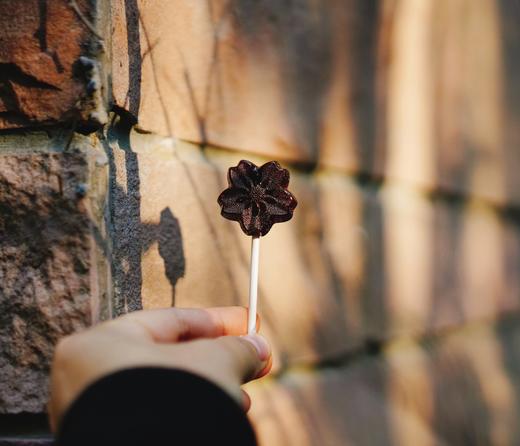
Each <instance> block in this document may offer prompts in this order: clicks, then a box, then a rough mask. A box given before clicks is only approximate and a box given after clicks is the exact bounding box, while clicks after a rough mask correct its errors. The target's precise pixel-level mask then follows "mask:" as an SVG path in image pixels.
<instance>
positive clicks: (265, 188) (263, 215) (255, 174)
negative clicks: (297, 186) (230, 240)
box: [218, 160, 298, 333]
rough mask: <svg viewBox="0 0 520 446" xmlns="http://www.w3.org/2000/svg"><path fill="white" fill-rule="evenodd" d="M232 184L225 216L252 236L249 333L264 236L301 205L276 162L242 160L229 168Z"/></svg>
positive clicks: (225, 195)
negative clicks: (261, 163)
mask: <svg viewBox="0 0 520 446" xmlns="http://www.w3.org/2000/svg"><path fill="white" fill-rule="evenodd" d="M228 184H229V187H228V188H227V189H226V190H225V191H223V192H222V193H221V194H220V196H219V197H218V204H219V205H220V207H221V213H222V216H223V217H225V218H227V219H228V220H233V221H238V222H239V223H240V227H241V228H242V231H244V233H245V234H246V235H249V236H251V237H252V240H251V275H250V282H249V318H248V324H247V331H248V333H254V332H255V330H256V304H257V291H258V259H259V255H260V237H262V236H264V235H266V234H267V233H268V232H269V231H270V230H271V227H272V226H273V225H274V224H275V223H282V222H284V221H287V220H290V219H291V218H292V216H293V211H294V208H295V207H296V205H297V204H298V202H297V201H296V198H294V195H293V194H291V193H290V192H289V191H288V190H287V186H288V185H289V171H288V170H287V169H284V168H282V167H281V166H280V164H278V163H277V162H276V161H269V162H268V163H265V164H264V165H263V166H261V167H258V166H256V165H254V164H253V163H252V162H250V161H244V160H242V161H240V162H239V163H238V165H237V166H236V167H230V168H229V171H228Z"/></svg>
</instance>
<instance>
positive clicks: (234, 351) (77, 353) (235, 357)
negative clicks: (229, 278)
mask: <svg viewBox="0 0 520 446" xmlns="http://www.w3.org/2000/svg"><path fill="white" fill-rule="evenodd" d="M246 326H247V310H246V309H245V308H242V307H223V308H209V309H187V308H166V309H160V310H147V311H137V312H134V313H130V314H127V315H125V316H122V317H120V318H118V319H114V320H111V321H108V322H104V323H102V324H99V325H97V326H95V327H92V328H90V329H88V330H86V331H83V332H80V333H77V334H74V335H71V336H68V337H65V338H63V339H62V340H61V341H60V342H59V343H58V345H57V347H56V350H55V354H54V360H53V364H52V369H51V400H50V403H49V417H50V422H51V427H52V429H53V430H54V431H55V430H56V428H57V426H58V423H59V421H60V419H61V417H62V415H63V414H64V412H65V411H66V410H67V408H68V407H69V405H70V404H71V403H72V402H73V401H74V399H75V398H77V397H78V396H79V394H80V393H81V392H82V391H83V390H85V388H86V387H88V385H89V384H91V383H93V382H94V381H96V380H98V379H99V378H101V377H102V376H105V375H107V374H110V373H113V372H115V371H118V370H121V369H126V368H134V367H146V366H158V367H169V368H175V369H182V370H186V371H189V372H192V373H195V374H197V375H200V376H202V377H204V378H206V379H208V380H210V381H213V382H214V383H215V384H217V385H219V386H220V387H221V388H222V389H224V390H225V391H227V392H228V393H229V394H230V395H231V396H232V397H234V398H235V399H236V400H237V401H239V402H242V403H243V405H244V407H245V410H248V409H249V406H250V400H249V397H248V396H247V394H245V392H243V391H241V389H240V385H241V384H244V383H245V382H248V381H250V380H252V379H256V378H260V377H262V376H264V375H266V374H267V373H268V372H269V370H270V369H271V352H270V347H269V345H268V343H267V341H266V340H265V339H264V338H262V337H261V336H259V335H253V336H250V335H248V336H240V335H242V334H243V333H245V332H246Z"/></svg>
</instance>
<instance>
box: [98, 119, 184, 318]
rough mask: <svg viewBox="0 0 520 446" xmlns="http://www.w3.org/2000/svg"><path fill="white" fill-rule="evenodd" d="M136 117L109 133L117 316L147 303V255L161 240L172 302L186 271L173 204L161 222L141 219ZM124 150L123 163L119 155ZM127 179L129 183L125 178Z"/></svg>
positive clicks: (116, 124)
mask: <svg viewBox="0 0 520 446" xmlns="http://www.w3.org/2000/svg"><path fill="white" fill-rule="evenodd" d="M133 123H134V122H133V121H132V120H131V119H128V117H125V115H123V116H116V117H115V119H114V121H113V123H112V125H111V127H110V129H109V131H108V135H107V140H108V144H106V146H105V150H106V152H107V154H108V158H109V166H110V180H111V184H110V205H109V206H110V227H111V231H112V241H113V246H112V277H113V281H114V292H115V296H114V316H118V315H121V314H124V313H127V312H129V311H135V310H140V309H142V308H143V303H142V295H141V286H142V281H143V277H142V267H141V258H142V255H143V254H144V253H145V252H146V251H147V250H148V249H150V247H151V246H152V245H153V244H154V243H155V242H157V243H158V247H159V255H160V256H161V258H162V259H163V261H164V267H165V272H166V277H167V278H168V281H169V282H170V285H171V287H172V306H174V305H175V287H176V285H177V281H178V280H179V279H180V278H181V277H183V276H184V272H185V268H186V263H185V257H184V248H183V243H182V232H181V228H180V224H179V221H178V219H177V218H176V217H175V216H174V215H173V213H172V211H171V210H170V209H169V208H165V209H163V210H162V212H161V215H160V220H159V223H143V222H142V221H141V192H140V177H139V159H138V156H137V154H136V153H135V152H134V151H133V150H132V147H131V144H130V130H131V128H132V126H133ZM114 148H118V149H119V150H121V151H122V154H123V156H124V162H123V160H121V162H120V163H118V162H117V160H118V159H120V158H121V157H120V156H118V155H117V154H115V152H114ZM124 180H126V183H125V184H120V181H124Z"/></svg>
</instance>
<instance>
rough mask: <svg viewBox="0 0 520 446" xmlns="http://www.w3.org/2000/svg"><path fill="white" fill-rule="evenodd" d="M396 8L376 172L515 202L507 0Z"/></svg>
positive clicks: (518, 39) (513, 35) (515, 43)
mask: <svg viewBox="0 0 520 446" xmlns="http://www.w3.org/2000/svg"><path fill="white" fill-rule="evenodd" d="M394 14H395V16H394V24H395V28H394V31H393V32H392V33H391V34H390V35H389V46H390V47H391V50H392V53H393V54H394V56H393V59H392V64H391V65H390V67H389V69H388V77H387V97H386V101H387V114H388V120H389V121H388V127H387V138H388V139H387V146H386V153H385V163H384V165H383V166H381V167H382V169H381V172H380V174H381V175H385V176H387V177H391V178H394V179H398V180H401V181H405V182H408V183H411V184H416V185H418V186H420V187H422V188H428V189H438V188H440V189H444V190H450V191H455V192H457V193H460V194H468V195H473V196H478V197H481V198H483V199H487V200H490V201H493V202H496V203H500V204H506V205H507V204H510V203H514V204H515V205H516V204H518V203H519V198H520V196H519V194H518V184H516V183H515V178H516V175H515V172H516V171H517V170H518V167H519V166H520V155H519V154H518V151H517V150H515V149H514V147H515V143H516V142H517V138H518V136H517V135H518V131H517V127H518V125H517V122H518V118H517V117H518V106H517V105H516V104H517V101H516V102H515V99H517V98H518V97H519V94H520V88H519V86H518V83H517V82H515V81H514V80H513V79H514V78H513V76H514V75H515V74H516V73H517V72H518V63H517V62H514V61H513V54H514V53H515V52H516V51H518V47H519V45H520V33H519V32H518V27H517V26H516V25H515V24H514V23H513V20H512V19H511V16H514V10H513V5H512V4H510V3H508V2H498V3H494V2H488V1H486V2H485V3H484V4H482V5H480V4H479V5H478V6H477V5H476V4H475V3H474V2H471V1H470V0H465V1H460V2H450V1H430V2H417V1H414V0H407V1H402V2H399V3H398V7H397V8H396V10H395V13H394ZM455 61H456V62H455Z"/></svg>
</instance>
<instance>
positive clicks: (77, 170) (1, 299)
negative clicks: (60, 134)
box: [0, 138, 108, 413]
mask: <svg viewBox="0 0 520 446" xmlns="http://www.w3.org/2000/svg"><path fill="white" fill-rule="evenodd" d="M16 146H17V138H13V139H12V151H11V152H10V153H7V152H2V153H0V252H1V253H2V255H1V256H0V375H1V376H2V380H0V413H18V412H28V413H41V412H44V411H45V409H46V399H47V393H48V389H47V373H48V367H49V362H50V359H51V356H52V352H53V348H54V345H55V343H56V342H57V340H58V339H59V338H60V337H61V336H63V335H65V334H68V333H70V332H73V331H76V330H79V329H81V328H84V327H85V326H87V325H89V324H90V323H91V322H92V321H96V320H98V319H99V317H100V316H101V313H103V312H105V313H106V312H107V311H108V310H107V300H108V299H107V295H106V287H107V277H108V274H107V268H106V265H105V263H104V257H103V255H102V251H103V249H105V246H104V243H105V242H104V241H103V239H102V237H103V233H104V229H103V223H102V221H103V220H102V204H103V201H104V199H105V194H104V189H105V187H106V181H105V182H103V175H104V174H106V171H105V170H104V167H103V166H102V165H101V166H96V158H97V157H98V155H99V152H97V151H96V150H94V149H91V152H85V151H83V150H82V149H80V148H79V147H78V146H77V144H76V143H75V142H74V143H73V144H72V146H71V150H70V151H69V152H66V153H63V152H61V153H59V152H56V153H50V152H47V153H44V152H41V153H32V154H29V153H16ZM98 162H100V163H101V164H103V162H102V161H100V160H99V159H98ZM105 164H106V163H105ZM97 175H98V176H97ZM96 176H97V179H95V177H96ZM104 317H107V314H105V315H104Z"/></svg>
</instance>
